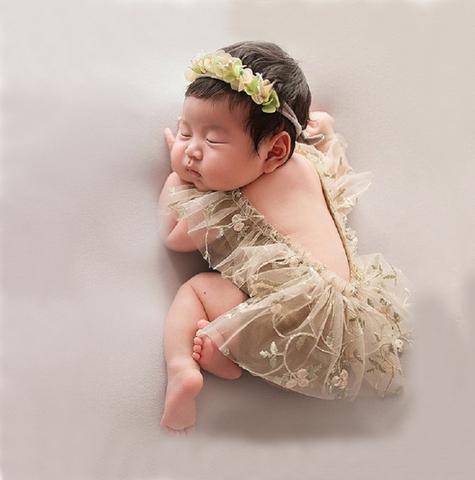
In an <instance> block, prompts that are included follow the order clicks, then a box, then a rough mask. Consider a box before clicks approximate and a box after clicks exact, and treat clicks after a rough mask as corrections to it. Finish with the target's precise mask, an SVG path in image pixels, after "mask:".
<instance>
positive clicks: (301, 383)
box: [297, 378, 310, 387]
mask: <svg viewBox="0 0 475 480" xmlns="http://www.w3.org/2000/svg"><path fill="white" fill-rule="evenodd" d="M297 383H298V386H299V387H308V384H309V383H310V382H309V381H308V380H307V379H306V378H299V379H298V381H297Z"/></svg>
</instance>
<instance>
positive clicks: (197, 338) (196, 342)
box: [193, 337, 203, 346]
mask: <svg viewBox="0 0 475 480" xmlns="http://www.w3.org/2000/svg"><path fill="white" fill-rule="evenodd" d="M193 343H194V344H195V345H200V346H201V345H203V340H202V339H201V338H200V337H195V338H194V339H193Z"/></svg>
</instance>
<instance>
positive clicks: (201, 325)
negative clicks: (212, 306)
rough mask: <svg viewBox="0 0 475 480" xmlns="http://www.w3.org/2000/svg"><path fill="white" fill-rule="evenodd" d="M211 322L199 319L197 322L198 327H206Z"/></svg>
mask: <svg viewBox="0 0 475 480" xmlns="http://www.w3.org/2000/svg"><path fill="white" fill-rule="evenodd" d="M208 324H209V322H208V320H198V323H197V324H196V325H197V326H198V329H200V330H201V329H202V328H205V327H206V326H207V325H208Z"/></svg>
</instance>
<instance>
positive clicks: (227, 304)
mask: <svg viewBox="0 0 475 480" xmlns="http://www.w3.org/2000/svg"><path fill="white" fill-rule="evenodd" d="M245 299H246V296H245V295H244V293H243V292H242V291H241V290H239V289H238V288H237V287H236V286H235V285H233V283H232V282H231V281H229V280H225V279H223V278H222V277H221V275H220V274H219V273H211V272H210V273H200V274H198V275H195V276H194V277H193V278H191V279H190V280H189V281H188V282H186V283H185V284H183V285H182V286H181V287H180V289H179V290H178V292H177V295H176V297H175V299H174V300H173V303H172V305H171V307H170V310H169V312H168V316H167V320H166V323H165V335H164V347H165V359H166V362H167V373H168V384H167V394H166V399H165V410H164V413H163V417H162V421H161V427H162V429H163V430H165V431H166V432H168V433H171V434H175V435H184V434H187V433H190V432H191V431H192V429H193V425H194V424H195V421H196V406H195V398H196V396H197V395H198V393H199V392H200V390H201V388H202V386H203V378H202V376H201V373H200V367H199V365H198V363H196V361H195V360H193V358H192V351H193V344H194V342H193V340H194V338H195V336H196V330H197V328H198V327H197V323H198V321H199V320H200V319H207V320H214V319H215V318H217V317H219V316H220V315H222V314H223V313H225V312H227V311H229V310H231V308H233V307H235V306H236V305H238V304H239V303H241V302H243V301H244V300H245ZM218 353H219V355H221V356H222V358H223V359H224V360H226V361H228V362H231V360H229V359H227V358H226V357H225V356H224V355H222V354H221V352H218ZM231 363H232V362H231ZM233 366H234V367H235V368H236V369H239V367H238V366H237V365H235V364H233Z"/></svg>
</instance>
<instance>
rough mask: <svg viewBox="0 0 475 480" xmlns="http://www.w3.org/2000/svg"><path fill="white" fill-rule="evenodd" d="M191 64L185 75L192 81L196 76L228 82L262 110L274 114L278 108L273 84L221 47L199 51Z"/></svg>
mask: <svg viewBox="0 0 475 480" xmlns="http://www.w3.org/2000/svg"><path fill="white" fill-rule="evenodd" d="M191 63H192V65H191V67H188V69H187V70H186V72H185V78H186V79H187V80H188V81H189V82H194V81H195V80H196V79H197V78H198V77H211V78H217V79H219V80H223V81H224V82H226V83H229V84H230V86H231V88H232V89H233V90H236V91H237V92H242V91H244V92H246V93H247V94H248V95H249V96H250V97H251V98H252V100H253V101H254V102H255V103H257V104H258V105H262V111H263V112H265V113H274V112H275V111H276V110H277V109H278V108H279V107H280V102H279V97H278V95H277V92H276V91H275V89H274V87H273V84H272V83H271V82H270V81H269V80H264V79H263V78H262V75H261V74H260V73H257V74H254V72H253V71H252V70H251V69H250V68H245V65H243V64H242V61H241V59H240V58H236V57H232V56H231V55H230V54H229V53H226V52H225V51H224V50H218V51H217V52H215V53H206V54H204V53H201V54H198V55H197V56H196V57H194V58H193V59H192V60H191Z"/></svg>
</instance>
